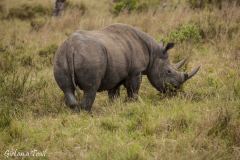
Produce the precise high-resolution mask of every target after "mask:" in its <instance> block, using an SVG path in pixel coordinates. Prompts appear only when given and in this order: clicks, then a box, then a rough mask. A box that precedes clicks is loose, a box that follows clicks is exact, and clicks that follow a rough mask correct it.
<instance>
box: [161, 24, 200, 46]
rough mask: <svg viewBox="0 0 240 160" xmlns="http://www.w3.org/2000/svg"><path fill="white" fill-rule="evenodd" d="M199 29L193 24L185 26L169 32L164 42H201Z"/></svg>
mask: <svg viewBox="0 0 240 160" xmlns="http://www.w3.org/2000/svg"><path fill="white" fill-rule="evenodd" d="M201 38H202V37H201V34H200V29H199V27H197V26H196V25H194V24H185V25H182V26H180V27H178V28H177V29H175V30H174V31H172V32H170V33H169V34H168V36H167V37H166V38H165V39H164V41H167V42H168V41H173V42H183V41H191V42H199V41H200V40H201Z"/></svg>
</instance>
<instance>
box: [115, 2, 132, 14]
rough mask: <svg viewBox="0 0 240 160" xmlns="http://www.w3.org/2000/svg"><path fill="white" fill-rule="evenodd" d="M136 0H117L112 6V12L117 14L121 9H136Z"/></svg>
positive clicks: (128, 10) (129, 10)
mask: <svg viewBox="0 0 240 160" xmlns="http://www.w3.org/2000/svg"><path fill="white" fill-rule="evenodd" d="M136 6H137V0H119V1H118V2H116V4H115V5H114V6H113V13H114V14H116V15H118V14H119V13H120V12H122V11H127V12H128V13H129V12H131V11H132V10H134V9H136Z"/></svg>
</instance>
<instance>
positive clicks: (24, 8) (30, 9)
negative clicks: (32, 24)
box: [7, 4, 50, 20]
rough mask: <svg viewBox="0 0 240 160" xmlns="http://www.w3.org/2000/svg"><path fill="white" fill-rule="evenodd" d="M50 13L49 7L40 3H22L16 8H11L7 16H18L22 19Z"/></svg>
mask: <svg viewBox="0 0 240 160" xmlns="http://www.w3.org/2000/svg"><path fill="white" fill-rule="evenodd" d="M44 15H50V8H46V7H44V6H42V5H40V4H37V5H29V4H23V5H21V6H19V7H17V8H11V9H10V10H9V13H8V15H7V18H19V19H22V20H25V19H32V18H34V17H36V16H44Z"/></svg>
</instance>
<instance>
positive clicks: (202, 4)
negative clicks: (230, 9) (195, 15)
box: [188, 0, 240, 9]
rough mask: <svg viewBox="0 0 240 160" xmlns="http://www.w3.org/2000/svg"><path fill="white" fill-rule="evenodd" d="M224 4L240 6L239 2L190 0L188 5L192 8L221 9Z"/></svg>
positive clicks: (232, 0)
mask: <svg viewBox="0 0 240 160" xmlns="http://www.w3.org/2000/svg"><path fill="white" fill-rule="evenodd" d="M223 3H230V4H236V5H240V1H239V0H188V4H189V5H190V7H191V8H206V7H208V8H209V7H217V8H219V9H221V8H222V6H223Z"/></svg>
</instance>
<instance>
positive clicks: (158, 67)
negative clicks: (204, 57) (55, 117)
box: [53, 24, 200, 111]
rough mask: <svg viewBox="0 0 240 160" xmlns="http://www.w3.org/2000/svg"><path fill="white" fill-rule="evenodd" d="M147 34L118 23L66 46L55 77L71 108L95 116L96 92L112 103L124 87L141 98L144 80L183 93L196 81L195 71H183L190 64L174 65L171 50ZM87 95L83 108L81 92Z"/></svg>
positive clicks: (60, 53) (71, 39)
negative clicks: (77, 93) (183, 87)
mask: <svg viewBox="0 0 240 160" xmlns="http://www.w3.org/2000/svg"><path fill="white" fill-rule="evenodd" d="M173 46H174V43H168V44H167V45H165V46H164V45H163V44H162V43H158V42H156V41H155V40H154V39H153V38H152V37H151V36H149V35H148V34H147V33H144V32H142V31H141V30H140V29H137V28H135V27H132V26H130V25H126V24H112V25H109V26H107V27H105V28H102V29H100V30H93V31H76V32H74V33H73V34H72V35H70V37H69V38H68V39H67V40H65V41H64V42H63V44H62V45H61V46H60V47H59V48H58V50H57V52H56V54H55V57H54V67H53V68H54V77H55V80H56V82H57V84H58V86H59V87H60V89H61V90H62V91H63V93H64V97H65V103H66V105H67V106H69V107H70V108H72V109H73V110H76V111H80V109H85V110H87V111H91V108H92V104H93V102H94V100H95V97H96V93H97V92H100V91H108V96H109V98H110V99H114V98H115V97H118V96H119V88H120V86H121V85H124V86H125V88H126V90H127V96H128V98H130V99H136V97H137V95H138V91H139V88H140V84H141V78H142V75H147V78H148V80H149V81H150V83H151V84H152V86H153V87H155V88H156V89H157V90H158V91H160V92H166V91H167V90H177V89H179V88H180V86H181V85H182V84H183V83H184V82H186V81H187V80H188V79H190V78H191V77H193V76H194V75H195V74H196V73H197V72H198V70H199V68H200V66H198V67H196V68H195V69H193V70H192V72H190V73H189V74H188V73H183V72H179V71H177V69H178V68H179V67H181V66H182V65H183V64H184V62H185V60H182V61H180V62H179V63H178V64H176V65H171V64H170V62H169V59H168V50H169V49H171V48H173ZM77 87H78V88H79V89H81V90H83V93H84V95H83V99H82V101H81V102H80V103H79V102H78V101H77V99H76V97H75V90H76V88H77Z"/></svg>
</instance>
